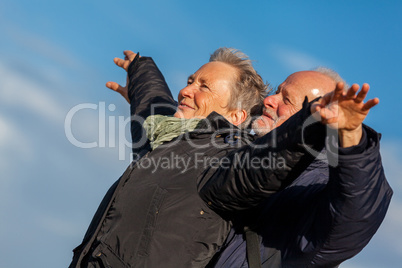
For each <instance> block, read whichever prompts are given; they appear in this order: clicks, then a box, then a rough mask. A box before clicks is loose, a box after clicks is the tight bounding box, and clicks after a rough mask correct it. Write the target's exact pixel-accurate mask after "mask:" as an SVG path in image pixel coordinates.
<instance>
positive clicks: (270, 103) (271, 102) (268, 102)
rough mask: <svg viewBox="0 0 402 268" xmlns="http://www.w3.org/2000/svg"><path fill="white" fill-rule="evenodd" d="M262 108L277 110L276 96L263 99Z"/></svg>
mask: <svg viewBox="0 0 402 268" xmlns="http://www.w3.org/2000/svg"><path fill="white" fill-rule="evenodd" d="M264 107H265V108H271V109H274V110H276V109H277V108H278V94H275V95H270V96H267V97H266V98H265V99H264Z"/></svg>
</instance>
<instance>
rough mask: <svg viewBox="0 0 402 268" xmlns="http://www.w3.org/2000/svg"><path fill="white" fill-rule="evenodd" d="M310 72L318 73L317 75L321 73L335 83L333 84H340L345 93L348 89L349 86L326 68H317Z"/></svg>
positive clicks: (335, 73)
mask: <svg viewBox="0 0 402 268" xmlns="http://www.w3.org/2000/svg"><path fill="white" fill-rule="evenodd" d="M312 71H315V72H318V73H322V74H323V75H326V76H327V77H329V78H331V79H332V80H334V81H335V83H339V82H342V83H343V84H344V85H345V86H344V90H345V91H346V90H347V89H348V88H349V84H348V83H347V82H346V81H345V80H344V79H343V78H342V77H341V76H340V75H339V74H338V73H337V72H335V71H334V70H332V69H330V68H327V67H323V66H320V67H317V68H315V69H313V70H312Z"/></svg>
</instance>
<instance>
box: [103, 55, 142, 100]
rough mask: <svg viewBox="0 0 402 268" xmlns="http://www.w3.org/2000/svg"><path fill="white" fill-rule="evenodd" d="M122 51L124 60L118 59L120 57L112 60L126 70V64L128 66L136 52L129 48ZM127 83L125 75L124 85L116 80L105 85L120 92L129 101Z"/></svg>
mask: <svg viewBox="0 0 402 268" xmlns="http://www.w3.org/2000/svg"><path fill="white" fill-rule="evenodd" d="M123 53H124V55H125V58H124V60H123V59H120V58H114V59H113V61H114V63H115V64H116V65H117V66H119V67H121V68H123V69H124V70H126V71H127V70H128V66H130V63H131V62H132V61H133V60H134V58H135V56H136V55H137V54H136V53H134V52H132V51H130V50H125V51H124V52H123ZM128 83H129V80H128V77H127V82H126V86H124V87H123V86H121V85H119V84H118V83H116V82H111V81H109V82H107V83H106V87H108V88H110V89H111V90H114V91H116V92H118V93H120V94H121V95H122V96H123V97H124V98H125V99H126V100H127V102H128V103H130V100H129V98H128Z"/></svg>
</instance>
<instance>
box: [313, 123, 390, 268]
mask: <svg viewBox="0 0 402 268" xmlns="http://www.w3.org/2000/svg"><path fill="white" fill-rule="evenodd" d="M364 130H365V133H366V139H367V141H366V146H365V148H364V150H363V151H362V153H358V154H348V153H346V154H345V153H344V154H342V148H340V154H339V156H338V155H337V154H335V153H333V148H328V150H327V151H328V152H327V154H328V157H329V158H330V157H332V158H334V157H339V158H338V159H339V161H338V165H336V166H330V167H329V182H328V184H327V186H326V187H327V189H326V193H327V194H328V201H329V202H327V204H328V205H327V206H323V207H322V209H321V211H320V210H318V212H317V213H316V214H315V215H316V217H323V216H324V215H327V217H328V219H329V221H326V220H324V219H323V220H322V221H321V222H322V224H323V223H324V222H329V223H330V224H329V227H328V232H327V233H325V235H324V236H321V237H316V239H315V241H314V242H313V243H312V244H320V245H321V246H320V247H319V248H318V249H317V252H316V254H315V255H314V258H313V259H312V260H311V263H310V264H311V265H316V266H319V267H331V266H335V265H338V264H339V263H341V262H342V261H344V260H346V259H349V258H351V257H353V256H354V255H356V254H357V253H359V252H360V251H361V250H362V249H363V248H364V247H365V246H366V245H367V243H368V242H369V241H370V239H371V238H372V237H373V235H374V234H375V232H376V231H377V229H378V228H379V227H380V224H381V223H382V221H383V219H384V217H385V214H386V211H387V209H388V206H389V203H390V200H391V196H392V189H391V188H390V186H389V184H388V182H387V180H386V178H385V175H384V169H383V166H382V162H381V156H380V151H379V140H380V135H379V134H378V133H376V132H375V131H374V130H372V129H371V128H369V127H367V126H364ZM330 147H331V146H330ZM322 203H325V202H322ZM316 220H318V219H316ZM318 241H321V242H319V243H317V242H318Z"/></svg>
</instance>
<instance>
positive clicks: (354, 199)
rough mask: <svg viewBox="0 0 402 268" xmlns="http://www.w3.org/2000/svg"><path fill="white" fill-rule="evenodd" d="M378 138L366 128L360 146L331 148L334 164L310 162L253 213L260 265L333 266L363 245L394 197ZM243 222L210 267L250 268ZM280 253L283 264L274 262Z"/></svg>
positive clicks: (378, 136) (374, 230) (236, 227)
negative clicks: (336, 150)
mask: <svg viewBox="0 0 402 268" xmlns="http://www.w3.org/2000/svg"><path fill="white" fill-rule="evenodd" d="M379 140H380V135H379V134H378V133H376V132H375V131H374V130H372V129H370V128H369V127H366V126H364V135H363V138H362V141H361V142H360V144H359V145H357V146H354V147H351V148H339V156H337V155H336V154H334V153H332V151H334V148H333V146H332V144H329V147H327V148H328V150H327V156H328V158H329V159H331V158H332V159H334V157H338V158H337V159H338V164H337V165H336V166H328V164H327V163H324V162H322V161H319V160H316V161H314V162H313V163H312V164H311V165H310V166H309V167H308V168H307V169H306V170H305V171H304V172H303V173H302V174H301V175H300V176H299V177H298V178H297V179H296V180H295V181H294V182H293V183H292V184H291V185H289V186H288V187H286V188H285V189H284V190H283V191H280V192H278V193H276V194H274V195H273V196H271V197H270V198H268V199H267V200H266V201H265V202H264V203H263V204H261V205H260V206H259V207H258V208H257V209H254V211H253V213H254V215H256V218H252V220H249V222H248V223H247V224H250V222H254V223H255V225H254V226H253V229H254V230H255V232H257V233H258V235H259V241H260V252H261V263H262V266H263V267H336V266H337V265H339V264H340V263H341V262H343V261H344V260H346V259H349V258H351V257H353V256H355V255H356V254H357V253H359V252H360V251H361V250H362V249H363V248H364V247H365V246H366V245H367V243H368V242H369V241H370V239H371V238H372V236H373V235H374V234H375V232H376V231H377V229H378V228H379V226H380V224H381V222H382V221H383V219H384V217H385V214H386V211H387V209H388V205H389V203H390V200H391V196H392V190H391V188H390V186H389V185H388V183H387V181H386V178H385V176H384V170H383V167H382V163H381V157H380V152H379ZM250 179H252V178H250ZM204 190H207V189H204ZM255 211H257V212H258V213H256V212H255ZM243 224H244V223H240V221H238V222H237V226H236V224H235V227H234V228H232V230H231V232H230V234H229V236H228V238H227V240H226V242H225V245H224V246H223V248H222V249H221V251H220V253H218V254H217V255H216V256H215V258H214V260H213V261H212V262H211V263H210V264H209V266H208V267H248V263H247V257H246V242H245V238H244V235H243ZM278 254H279V256H280V261H281V266H275V264H274V263H275V261H276V260H277V258H276V257H277V256H278Z"/></svg>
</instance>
